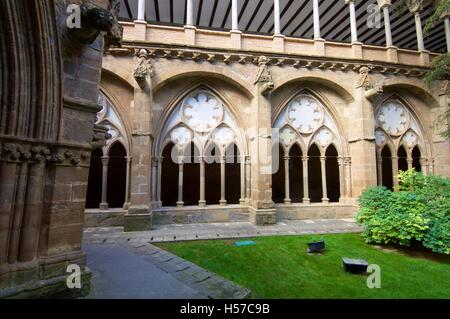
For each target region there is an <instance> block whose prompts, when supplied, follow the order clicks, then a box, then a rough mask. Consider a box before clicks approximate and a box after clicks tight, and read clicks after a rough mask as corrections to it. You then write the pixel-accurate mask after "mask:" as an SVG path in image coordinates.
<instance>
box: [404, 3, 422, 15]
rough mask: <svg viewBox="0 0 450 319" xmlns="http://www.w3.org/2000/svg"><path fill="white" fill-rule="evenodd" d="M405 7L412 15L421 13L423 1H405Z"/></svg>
mask: <svg viewBox="0 0 450 319" xmlns="http://www.w3.org/2000/svg"><path fill="white" fill-rule="evenodd" d="M406 5H407V6H408V9H409V11H410V12H411V13H412V14H415V13H417V12H421V11H422V9H423V0H406Z"/></svg>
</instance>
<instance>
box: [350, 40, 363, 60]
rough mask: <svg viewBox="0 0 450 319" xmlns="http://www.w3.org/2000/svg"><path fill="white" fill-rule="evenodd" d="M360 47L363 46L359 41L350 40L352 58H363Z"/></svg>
mask: <svg viewBox="0 0 450 319" xmlns="http://www.w3.org/2000/svg"><path fill="white" fill-rule="evenodd" d="M362 47H363V44H362V43H361V42H352V58H354V59H362V58H363V51H362Z"/></svg>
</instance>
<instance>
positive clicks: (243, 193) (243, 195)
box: [239, 156, 245, 205]
mask: <svg viewBox="0 0 450 319" xmlns="http://www.w3.org/2000/svg"><path fill="white" fill-rule="evenodd" d="M239 203H240V204H241V205H244V204H245V156H241V198H240V199H239Z"/></svg>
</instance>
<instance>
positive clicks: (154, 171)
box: [150, 157, 158, 205]
mask: <svg viewBox="0 0 450 319" xmlns="http://www.w3.org/2000/svg"><path fill="white" fill-rule="evenodd" d="M157 180H158V158H157V157H153V158H152V180H151V183H152V193H151V197H150V198H151V201H152V203H153V205H155V204H156V202H157V201H158V198H157V197H158V196H157V192H156V189H157V184H158V182H157Z"/></svg>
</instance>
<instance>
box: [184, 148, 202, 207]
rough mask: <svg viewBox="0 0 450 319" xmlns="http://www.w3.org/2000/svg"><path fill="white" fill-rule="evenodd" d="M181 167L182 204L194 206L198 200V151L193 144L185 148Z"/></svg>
mask: <svg viewBox="0 0 450 319" xmlns="http://www.w3.org/2000/svg"><path fill="white" fill-rule="evenodd" d="M183 165H184V172H183V202H184V205H185V206H195V205H198V201H199V199H200V151H199V150H198V148H197V147H196V146H195V145H194V143H193V142H191V143H190V144H189V145H188V146H187V147H186V148H185V153H184V164H183Z"/></svg>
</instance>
